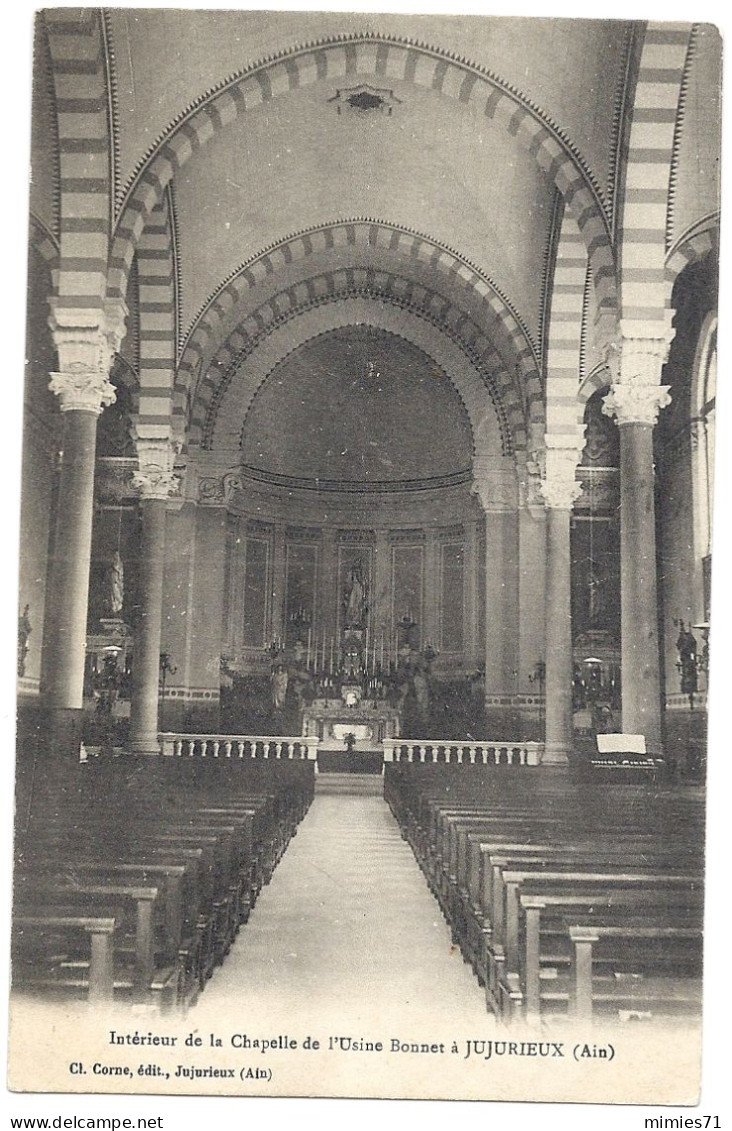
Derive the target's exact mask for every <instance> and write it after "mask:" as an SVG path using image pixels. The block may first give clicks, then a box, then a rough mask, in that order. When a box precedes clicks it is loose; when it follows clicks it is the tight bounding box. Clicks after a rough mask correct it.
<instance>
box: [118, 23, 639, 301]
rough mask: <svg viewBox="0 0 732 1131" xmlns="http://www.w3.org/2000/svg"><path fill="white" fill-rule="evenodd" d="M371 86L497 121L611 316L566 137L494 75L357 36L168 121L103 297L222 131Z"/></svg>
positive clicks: (599, 238) (269, 69)
mask: <svg viewBox="0 0 732 1131" xmlns="http://www.w3.org/2000/svg"><path fill="white" fill-rule="evenodd" d="M357 76H358V77H360V78H368V77H372V78H377V79H379V80H382V79H383V80H384V81H386V80H387V79H389V80H401V81H405V82H411V83H413V84H415V85H416V86H419V87H421V88H424V89H426V90H431V91H434V92H435V93H436V94H439V95H442V96H444V97H446V98H452V99H454V100H455V101H456V102H459V103H461V104H462V105H464V106H465V107H466V108H469V109H470V110H471V111H472V112H473V113H475V114H477V115H479V116H481V117H485V118H488V119H489V120H491V121H494V122H496V123H497V124H498V125H500V126H502V127H503V128H504V129H505V130H507V131H508V133H510V134H511V135H512V136H513V137H515V138H516V140H517V142H518V143H519V144H520V145H522V146H523V147H524V149H525V150H527V151H528V152H529V153H530V154H531V156H532V157H533V158H534V159H535V161H536V162H537V164H538V165H539V167H540V168H541V169H542V170H543V171H544V173H545V174H546V175H547V176H548V177H549V178H550V180H551V181H552V182H553V183H554V185H555V186H556V187H557V189H558V190H559V191H560V193H561V194H562V196H563V198H564V201H565V203H566V205H567V207H568V208H569V209H570V211H571V212H572V214H573V215H574V216H575V218H576V220H577V223H578V225H579V228H580V231H581V232H582V237H583V239H584V241H585V245H586V247H587V251H588V255H589V257H590V261H591V264H592V269H593V278H594V280H595V285H596V288H597V305H598V309H599V310H601V311H603V312H610V311H616V309H617V296H616V281H615V263H614V256H613V252H612V246H611V239H610V233H609V225H608V219H607V215H606V212H605V208H604V206H603V201H602V197H601V194H600V190H599V188H598V186H597V184H596V182H595V181H594V179H593V177H592V174H591V173H590V172H589V169H588V168H587V166H586V165H585V163H584V162H583V160H582V158H581V156H580V154H579V152H578V150H577V149H576V148H575V147H574V146H573V145H572V143H571V142H570V141H569V139H568V138H567V136H566V135H565V134H564V133H563V132H562V131H561V130H560V129H559V128H558V127H557V126H556V125H555V124H554V123H553V122H552V120H551V119H550V118H549V117H548V116H547V115H546V114H544V113H543V112H542V111H541V110H540V109H539V108H538V107H537V106H535V105H534V104H533V103H531V102H529V101H528V100H527V99H526V98H525V97H524V96H523V95H522V94H521V93H520V92H519V91H518V90H516V89H515V88H513V87H511V86H509V85H508V84H507V83H506V82H505V81H504V80H502V79H500V78H499V77H498V76H496V75H494V74H492V73H490V72H488V71H486V70H484V69H482V68H480V67H478V66H476V65H475V64H472V63H469V62H468V61H467V60H465V59H458V58H456V57H453V56H451V55H449V54H448V53H446V52H444V51H440V50H438V49H436V48H433V47H428V46H426V45H422V44H414V43H410V42H407V41H401V40H399V39H396V38H391V37H386V36H383V37H382V36H375V35H356V36H349V37H345V38H337V39H332V40H324V41H322V42H319V43H317V44H314V45H308V46H304V47H297V48H294V49H292V50H290V51H287V52H284V53H283V54H282V55H280V56H278V57H275V58H272V59H269V60H266V61H264V62H262V63H258V64H256V65H255V66H253V67H251V68H250V69H249V70H247V71H246V72H244V73H241V74H237V75H235V76H233V77H232V78H230V79H228V80H227V81H226V82H225V83H223V84H222V85H221V86H219V87H217V88H216V89H214V90H212V91H210V92H208V93H207V94H205V95H204V96H203V97H202V98H201V99H200V100H199V101H198V102H197V103H196V104H194V105H193V106H191V107H190V108H189V109H188V110H186V111H185V113H184V114H183V115H181V117H180V118H179V119H178V120H177V121H176V122H174V123H173V124H172V125H171V126H170V127H169V129H168V130H167V132H166V133H165V135H163V137H162V138H161V139H160V140H159V142H158V143H157V144H156V145H155V147H154V148H153V150H152V151H151V152H150V154H149V155H148V156H147V157H146V158H145V159H144V161H143V162H142V163H141V165H140V167H139V168H138V170H137V172H136V174H135V177H134V179H133V181H132V183H131V184H130V186H129V188H128V190H127V193H126V196H125V200H124V204H123V207H122V209H121V212H120V217H119V220H118V223H117V227H116V233H115V239H114V242H113V246H112V254H111V261H110V270H109V284H108V285H109V294H110V295H112V296H115V295H116V296H119V297H124V294H125V291H126V288H127V277H128V273H129V268H130V264H131V263H132V257H133V255H134V251H135V246H136V244H137V242H138V241H139V239H140V236H141V234H142V231H143V228H144V226H145V223H146V220H147V217H148V216H149V215H150V213H151V211H152V209H153V208H154V207H155V204H156V202H157V201H158V200H159V199H160V197H161V195H162V193H163V190H164V189H165V186H166V185H167V184H169V183H170V181H171V180H172V179H173V177H174V176H175V174H176V173H177V172H178V170H179V169H181V168H182V167H183V166H184V165H185V164H186V162H187V161H188V160H189V159H190V157H191V156H192V155H193V154H194V153H195V152H196V151H197V150H198V149H200V148H201V147H202V146H204V145H205V144H206V142H207V141H209V140H210V139H211V138H212V137H213V136H214V135H215V134H217V133H218V132H219V131H220V130H221V129H223V128H224V127H225V126H226V125H227V124H229V123H230V122H233V121H234V120H235V119H237V118H239V117H240V116H241V115H242V114H245V113H246V112H247V111H249V110H253V109H256V108H257V107H258V106H261V105H262V104H263V103H266V102H270V101H272V100H273V99H275V98H277V97H279V96H280V95H282V94H287V93H289V92H290V91H293V90H297V89H299V88H301V87H305V86H310V85H313V84H315V83H317V82H323V81H325V80H339V81H340V80H342V79H344V78H355V77H357Z"/></svg>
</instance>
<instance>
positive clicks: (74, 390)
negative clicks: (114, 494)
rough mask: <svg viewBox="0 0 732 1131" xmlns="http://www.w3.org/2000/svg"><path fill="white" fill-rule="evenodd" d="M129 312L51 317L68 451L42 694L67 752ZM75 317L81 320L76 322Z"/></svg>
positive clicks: (74, 725)
mask: <svg viewBox="0 0 732 1131" xmlns="http://www.w3.org/2000/svg"><path fill="white" fill-rule="evenodd" d="M125 315H126V309H125V307H124V304H122V303H119V304H116V305H115V306H114V307H112V306H110V307H109V309H108V312H107V316H106V318H105V319H104V320H103V325H93V326H89V325H88V323H89V321H91V320H92V319H99V313H98V312H97V313H92V312H73V311H67V310H63V311H60V312H56V311H54V312H53V313H52V315H51V319H50V325H51V329H52V332H53V338H54V343H55V345H56V350H57V353H58V360H59V371H58V372H57V373H53V374H51V381H50V384H49V388H50V389H51V391H52V392H54V393H56V394H57V395H58V397H59V399H60V408H61V412H62V414H63V439H62V444H63V455H62V460H61V474H60V482H59V492H58V510H57V523H56V538H55V547H54V558H53V563H52V567H51V575H50V579H49V587H48V594H47V605H46V607H47V609H48V618H49V623H48V628H47V633H46V635H45V639H44V644H45V655H44V657H43V697H44V703H45V706H46V707H47V708H48V710H49V726H50V731H51V735H52V737H53V740H54V743H53V744H54V747H55V749H57V750H59V751H62V752H63V751H66V750H70V749H72V748H74V747H75V746H76V742H77V739H78V737H79V735H78V729H79V726H80V719H81V708H82V704H83V687H84V658H85V648H86V628H87V607H88V601H89V569H90V562H91V537H92V516H93V509H94V462H95V449H96V435H97V418H98V416H99V414H100V413H101V411H102V409H103V408H104V407H105V406H106V405H110V404H112V403H113V402H114V399H115V390H114V386H113V385H112V384H111V382H110V380H109V370H110V368H111V364H112V360H113V358H114V354H115V352H116V350H117V349H118V348H119V344H120V341H121V339H122V334H123V330H124V317H125ZM62 318H63V321H62ZM75 321H78V322H79V323H80V325H73V324H72V323H73V322H75ZM84 323H87V324H86V325H85V324H84Z"/></svg>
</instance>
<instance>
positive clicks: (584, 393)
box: [576, 365, 613, 423]
mask: <svg viewBox="0 0 732 1131" xmlns="http://www.w3.org/2000/svg"><path fill="white" fill-rule="evenodd" d="M612 379H613V378H612V374H611V372H610V370H609V369H608V367H607V366H606V365H598V366H596V367H595V369H593V370H592V372H591V373H588V374H587V376H586V377H585V379H584V381H583V382H582V384H581V385H580V387H579V392H578V393H577V397H576V399H577V402H578V404H579V420H580V423H581V422H582V419H583V417H584V414H585V405H586V404H587V402H588V400H589V399H590V397H593V396H594V395H595V393H599V391H600V390H601V389H608V390H609V388H610V385H611V383H612Z"/></svg>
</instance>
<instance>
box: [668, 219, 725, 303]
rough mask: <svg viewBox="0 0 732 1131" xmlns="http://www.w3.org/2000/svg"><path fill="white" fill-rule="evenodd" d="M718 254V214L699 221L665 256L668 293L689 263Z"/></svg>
mask: <svg viewBox="0 0 732 1131" xmlns="http://www.w3.org/2000/svg"><path fill="white" fill-rule="evenodd" d="M718 253H719V213H718V212H713V213H711V214H710V215H709V216H705V217H704V218H703V219H702V220H699V221H698V222H697V223H696V224H694V226H693V227H692V228H689V229H687V231H686V232H684V234H683V235H682V236H681V237H680V238H679V239H678V240H677V241H676V243H675V244H674V246H673V247H672V248H671V250H670V251H669V253H668V255H667V256H666V281H667V283H668V288H669V293H671V290H672V289H673V285H674V283H675V282H676V280H677V279H678V277H679V275H680V274H681V272H682V271H683V270H684V268H685V267H688V266H689V264H690V263H698V262H699V260H700V259H704V258H705V257H706V256H707V255H717V254H718Z"/></svg>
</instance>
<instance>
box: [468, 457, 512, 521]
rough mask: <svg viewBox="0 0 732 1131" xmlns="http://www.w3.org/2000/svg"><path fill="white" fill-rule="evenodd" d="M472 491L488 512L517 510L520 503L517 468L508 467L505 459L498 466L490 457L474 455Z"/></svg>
mask: <svg viewBox="0 0 732 1131" xmlns="http://www.w3.org/2000/svg"><path fill="white" fill-rule="evenodd" d="M470 493H471V494H472V495H477V496H478V498H479V499H480V503H481V506H482V507H483V510H484V511H486V513H490V512H495V513H501V512H505V511H515V510H516V507H517V504H518V497H517V483H516V471H515V468H514V467H513V466H511V467H510V468H509V467H506V466H505V464H504V460H503V459H501V465H500V466H497V465H496V461H494V460H491V459H490V458H488V459H481V458H480V457H479V456H476V457H474V459H473V485H472V487H471V488H470Z"/></svg>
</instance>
